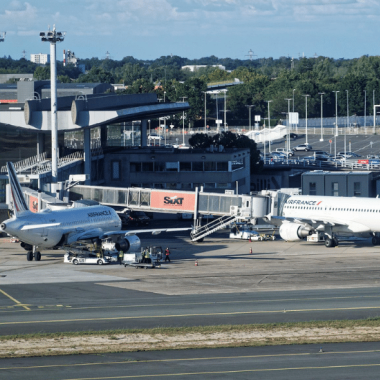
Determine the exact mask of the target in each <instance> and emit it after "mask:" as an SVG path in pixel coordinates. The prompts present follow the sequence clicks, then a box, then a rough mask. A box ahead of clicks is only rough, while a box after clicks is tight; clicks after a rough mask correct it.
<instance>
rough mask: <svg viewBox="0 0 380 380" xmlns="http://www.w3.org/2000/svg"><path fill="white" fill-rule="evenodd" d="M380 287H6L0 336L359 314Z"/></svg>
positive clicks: (371, 312) (376, 304)
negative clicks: (181, 291)
mask: <svg viewBox="0 0 380 380" xmlns="http://www.w3.org/2000/svg"><path fill="white" fill-rule="evenodd" d="M205 286H207V285H206V284H205ZM379 290H380V288H364V289H335V290H334V289H324V290H308V291H289V292H286V293H284V292H281V291H271V292H259V293H238V294H212V295H210V294H196V295H181V296H167V295H162V294H153V293H149V292H140V291H134V290H128V289H120V288H117V287H110V286H104V285H101V284H96V283H88V282H86V283H62V284H59V283H58V284H49V286H44V285H39V284H36V285H32V284H28V285H12V286H2V287H1V289H0V292H1V293H0V335H9V334H23V333H34V332H61V331H86V330H95V331H96V330H107V329H112V328H150V327H159V326H199V325H219V324H249V323H268V322H294V321H311V320H331V319H361V318H368V317H377V316H378V315H379V314H380V292H379Z"/></svg>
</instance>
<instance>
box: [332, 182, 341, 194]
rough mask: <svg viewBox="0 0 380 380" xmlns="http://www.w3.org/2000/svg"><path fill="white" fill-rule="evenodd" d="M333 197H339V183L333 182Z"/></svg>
mask: <svg viewBox="0 0 380 380" xmlns="http://www.w3.org/2000/svg"><path fill="white" fill-rule="evenodd" d="M331 185H332V195H333V197H339V184H338V182H332V183H331Z"/></svg>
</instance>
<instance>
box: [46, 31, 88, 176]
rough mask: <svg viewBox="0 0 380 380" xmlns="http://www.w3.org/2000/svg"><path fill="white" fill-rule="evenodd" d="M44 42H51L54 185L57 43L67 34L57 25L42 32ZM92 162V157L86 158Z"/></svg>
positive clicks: (55, 164) (53, 165)
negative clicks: (60, 30) (56, 27)
mask: <svg viewBox="0 0 380 380" xmlns="http://www.w3.org/2000/svg"><path fill="white" fill-rule="evenodd" d="M40 37H41V41H42V42H50V90H51V175H52V183H57V179H58V131H57V65H56V43H57V42H62V41H63V40H64V38H65V33H62V32H57V31H56V29H55V25H54V26H53V30H50V29H49V30H48V31H47V32H40ZM85 159H86V160H91V157H85Z"/></svg>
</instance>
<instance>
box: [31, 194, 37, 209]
mask: <svg viewBox="0 0 380 380" xmlns="http://www.w3.org/2000/svg"><path fill="white" fill-rule="evenodd" d="M29 210H30V211H32V212H38V198H36V197H33V196H32V195H30V196H29Z"/></svg>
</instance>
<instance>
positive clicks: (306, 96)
mask: <svg viewBox="0 0 380 380" xmlns="http://www.w3.org/2000/svg"><path fill="white" fill-rule="evenodd" d="M302 96H304V97H305V114H306V144H307V143H308V140H307V98H308V97H309V96H310V95H308V94H306V95H302Z"/></svg>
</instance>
